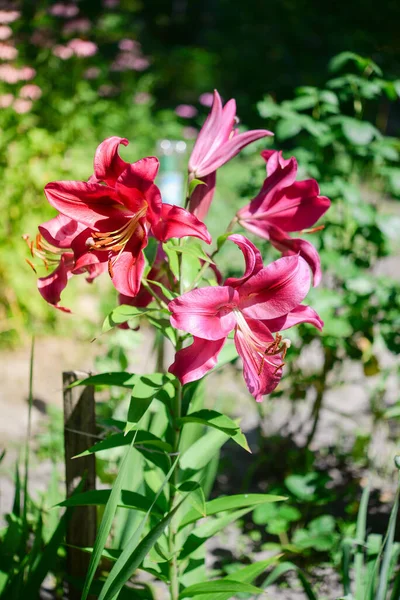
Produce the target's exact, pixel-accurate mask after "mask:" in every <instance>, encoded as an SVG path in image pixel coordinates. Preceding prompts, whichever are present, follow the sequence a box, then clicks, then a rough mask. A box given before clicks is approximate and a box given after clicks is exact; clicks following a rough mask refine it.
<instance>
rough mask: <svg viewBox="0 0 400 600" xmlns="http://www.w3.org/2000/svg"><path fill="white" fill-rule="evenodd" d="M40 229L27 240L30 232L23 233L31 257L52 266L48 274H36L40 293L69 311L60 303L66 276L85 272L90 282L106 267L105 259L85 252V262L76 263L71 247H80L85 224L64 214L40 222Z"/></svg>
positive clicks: (60, 308) (67, 309)
mask: <svg viewBox="0 0 400 600" xmlns="http://www.w3.org/2000/svg"><path fill="white" fill-rule="evenodd" d="M39 231H40V233H39V234H38V235H37V236H36V239H35V241H30V240H29V236H24V239H25V240H26V242H27V244H28V246H29V249H30V252H31V255H32V258H39V259H40V260H41V261H42V262H43V264H44V266H45V267H46V270H49V269H50V267H53V271H52V272H51V273H50V274H49V275H46V276H45V277H39V278H38V281H37V286H38V290H39V293H40V294H41V296H42V297H43V298H44V300H46V302H48V303H49V304H51V305H52V306H54V307H55V308H57V309H59V310H62V311H64V312H71V311H70V309H69V308H66V307H65V306H61V305H60V301H61V293H62V291H63V290H64V289H65V287H66V285H67V283H68V281H69V279H70V278H71V277H72V275H78V274H80V273H84V272H87V273H88V276H87V277H86V281H87V282H88V283H92V281H93V280H94V279H95V278H96V277H98V276H99V275H100V274H101V273H102V272H104V271H105V270H107V263H104V262H103V263H100V262H99V261H97V262H96V261H93V257H92V256H88V257H87V260H86V262H85V261H83V260H82V261H81V265H80V266H79V267H77V265H76V262H75V255H74V251H73V248H74V246H75V248H78V247H79V237H80V236H81V234H82V233H83V231H84V228H82V226H81V225H79V223H76V222H74V221H72V220H71V219H68V218H67V217H64V216H63V215H58V216H57V217H55V218H54V219H51V220H50V221H47V223H43V225H40V226H39ZM27 262H28V264H29V265H30V266H31V267H32V269H33V270H34V271H35V272H36V269H35V266H34V265H33V263H32V262H31V261H30V260H27Z"/></svg>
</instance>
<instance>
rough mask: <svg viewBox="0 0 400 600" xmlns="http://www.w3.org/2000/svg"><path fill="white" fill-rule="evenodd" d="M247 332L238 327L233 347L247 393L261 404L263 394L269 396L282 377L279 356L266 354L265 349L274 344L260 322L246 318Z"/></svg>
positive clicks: (267, 330)
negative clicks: (237, 356) (236, 352)
mask: <svg viewBox="0 0 400 600" xmlns="http://www.w3.org/2000/svg"><path fill="white" fill-rule="evenodd" d="M246 324H247V326H248V330H247V331H246V328H243V330H242V329H241V328H240V327H239V326H238V327H237V328H236V331H235V345H236V349H237V351H238V354H239V356H240V357H241V359H242V361H243V376H244V380H245V382H246V385H247V388H248V390H249V392H250V393H251V394H252V395H253V396H254V398H255V399H256V401H257V402H262V399H263V396H264V395H265V394H270V393H271V392H272V391H273V390H274V389H275V388H276V386H277V385H278V383H279V382H280V380H281V377H282V367H281V368H278V367H279V366H280V365H281V364H282V360H281V356H280V354H276V355H273V356H271V355H270V354H266V348H267V347H268V346H269V345H270V344H272V343H273V342H274V337H273V336H272V334H271V332H270V331H269V329H268V328H267V327H266V326H265V325H264V324H263V323H261V322H260V321H256V320H254V319H249V318H246Z"/></svg>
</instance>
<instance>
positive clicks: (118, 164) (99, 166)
mask: <svg viewBox="0 0 400 600" xmlns="http://www.w3.org/2000/svg"><path fill="white" fill-rule="evenodd" d="M120 144H123V145H124V146H127V145H128V144H129V142H128V140H127V139H126V138H121V137H117V136H113V137H109V138H107V139H106V140H104V142H102V143H101V144H100V145H99V146H98V147H97V150H96V154H95V155H94V174H95V177H96V179H97V180H98V181H104V183H106V184H107V185H110V186H114V184H115V182H116V181H117V179H118V177H119V176H120V175H121V173H122V172H123V171H124V169H126V167H127V166H128V165H129V163H127V162H125V161H124V160H122V158H121V157H120V156H119V154H118V147H119V145H120Z"/></svg>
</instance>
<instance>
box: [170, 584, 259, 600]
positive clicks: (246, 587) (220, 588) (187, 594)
mask: <svg viewBox="0 0 400 600" xmlns="http://www.w3.org/2000/svg"><path fill="white" fill-rule="evenodd" d="M218 592H229V593H230V594H240V593H242V594H262V593H263V592H264V590H262V589H261V588H257V587H255V586H254V585H250V584H249V583H242V582H241V581H235V580H234V579H217V580H215V581H205V582H204V583H195V584H194V585H191V586H190V587H188V588H186V589H185V590H183V592H182V593H181V594H180V595H179V599H180V600H183V599H184V598H192V597H193V596H198V595H200V594H210V593H214V594H215V593H218Z"/></svg>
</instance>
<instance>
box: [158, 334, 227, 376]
mask: <svg viewBox="0 0 400 600" xmlns="http://www.w3.org/2000/svg"><path fill="white" fill-rule="evenodd" d="M224 343H225V338H222V339H220V340H214V341H210V340H203V339H201V338H198V337H194V338H193V343H192V344H191V346H188V347H187V348H183V349H182V350H179V352H177V353H176V355H175V360H174V362H173V363H172V365H171V366H170V367H169V369H168V371H169V373H173V374H174V375H175V376H176V377H178V379H179V381H180V382H181V383H182V385H184V384H185V383H190V382H191V381H196V380H197V379H201V377H203V375H205V374H206V373H208V371H210V370H211V369H213V368H214V367H215V365H216V364H217V360H218V354H219V352H220V351H221V349H222V346H223V345H224Z"/></svg>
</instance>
